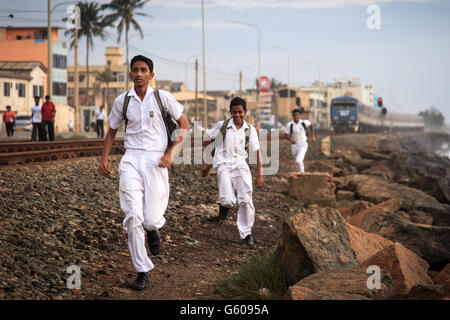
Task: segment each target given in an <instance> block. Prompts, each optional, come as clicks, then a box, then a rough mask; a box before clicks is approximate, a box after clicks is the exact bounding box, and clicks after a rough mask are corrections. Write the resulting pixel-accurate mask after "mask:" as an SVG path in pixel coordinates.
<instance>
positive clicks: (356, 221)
mask: <svg viewBox="0 0 450 320" xmlns="http://www.w3.org/2000/svg"><path fill="white" fill-rule="evenodd" d="M402 205H403V202H402V200H400V199H395V198H394V199H389V200H387V201H384V202H381V203H378V204H376V205H375V206H372V207H369V208H366V209H364V210H361V211H360V212H358V213H356V214H354V215H352V216H351V217H349V218H348V221H349V222H350V223H351V224H352V225H354V226H356V227H358V228H361V229H363V230H366V231H369V232H372V231H370V230H372V225H373V224H375V225H376V227H378V226H379V224H380V221H379V217H380V216H383V215H385V214H389V213H390V212H397V211H399V210H400V209H401V207H402Z"/></svg>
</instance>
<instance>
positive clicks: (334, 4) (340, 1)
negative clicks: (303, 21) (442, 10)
mask: <svg viewBox="0 0 450 320" xmlns="http://www.w3.org/2000/svg"><path fill="white" fill-rule="evenodd" d="M430 1H431V0H206V1H205V8H218V7H222V8H232V9H254V8H269V9H275V8H288V9H299V10H308V9H332V8H344V7H355V6H369V5H371V4H381V3H394V2H419V3H420V2H430ZM151 3H152V5H157V6H164V7H169V8H179V9H197V8H200V7H201V2H200V1H199V0H154V1H152V2H151Z"/></svg>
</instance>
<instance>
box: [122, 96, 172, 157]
mask: <svg viewBox="0 0 450 320" xmlns="http://www.w3.org/2000/svg"><path fill="white" fill-rule="evenodd" d="M128 92H130V91H127V93H126V94H125V99H124V101H123V110H122V113H123V119H124V120H125V132H127V125H128V118H127V109H128V103H129V102H130V98H131V96H129V95H128ZM153 94H154V95H155V98H156V102H157V103H158V107H159V111H160V112H161V116H162V118H163V120H164V124H165V127H166V132H167V148H166V151H167V150H168V149H169V148H170V147H171V146H172V145H173V141H172V133H173V132H174V131H175V129H176V128H177V124H176V122H174V121H173V120H172V117H171V116H170V115H169V113H167V112H166V111H165V110H164V108H163V104H162V102H161V97H160V96H159V90H158V89H156V90H155V91H154V92H153Z"/></svg>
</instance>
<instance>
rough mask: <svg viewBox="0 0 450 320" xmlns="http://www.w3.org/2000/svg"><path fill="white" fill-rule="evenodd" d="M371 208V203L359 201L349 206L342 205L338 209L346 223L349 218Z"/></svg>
mask: <svg viewBox="0 0 450 320" xmlns="http://www.w3.org/2000/svg"><path fill="white" fill-rule="evenodd" d="M371 206H373V204H372V203H370V202H367V201H360V200H356V201H353V202H352V203H350V204H349V205H344V206H342V207H338V210H339V212H340V213H341V214H342V215H343V216H344V218H345V219H347V221H348V220H349V219H350V217H352V216H354V215H356V214H358V213H359V212H361V211H363V210H365V209H367V208H370V207H371Z"/></svg>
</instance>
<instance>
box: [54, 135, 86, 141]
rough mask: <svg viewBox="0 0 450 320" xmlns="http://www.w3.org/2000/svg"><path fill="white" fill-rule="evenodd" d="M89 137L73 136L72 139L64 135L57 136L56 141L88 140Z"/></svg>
mask: <svg viewBox="0 0 450 320" xmlns="http://www.w3.org/2000/svg"><path fill="white" fill-rule="evenodd" d="M88 138H89V136H87V135H73V136H70V137H65V136H63V135H60V134H59V135H57V136H55V140H78V139H88Z"/></svg>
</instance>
